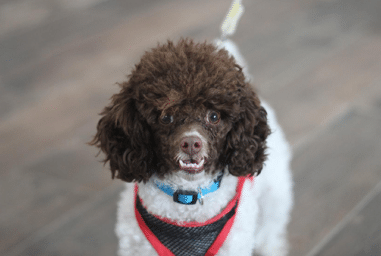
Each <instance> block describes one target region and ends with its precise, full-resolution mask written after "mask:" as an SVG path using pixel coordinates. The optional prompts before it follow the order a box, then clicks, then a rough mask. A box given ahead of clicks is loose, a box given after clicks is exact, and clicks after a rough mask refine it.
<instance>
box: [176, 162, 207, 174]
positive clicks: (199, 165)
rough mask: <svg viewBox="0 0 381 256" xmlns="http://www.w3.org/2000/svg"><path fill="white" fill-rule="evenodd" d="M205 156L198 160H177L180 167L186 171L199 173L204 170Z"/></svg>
mask: <svg viewBox="0 0 381 256" xmlns="http://www.w3.org/2000/svg"><path fill="white" fill-rule="evenodd" d="M204 162H205V158H202V159H200V160H194V159H188V160H181V159H180V160H179V166H180V169H181V170H183V171H186V172H188V173H192V174H193V173H199V172H202V171H203V170H204Z"/></svg>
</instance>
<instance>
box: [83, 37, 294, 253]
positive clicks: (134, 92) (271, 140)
mask: <svg viewBox="0 0 381 256" xmlns="http://www.w3.org/2000/svg"><path fill="white" fill-rule="evenodd" d="M215 43H216V45H219V46H222V47H224V48H225V49H226V50H225V49H220V48H218V47H217V46H214V45H212V44H208V43H206V42H204V43H201V44H196V43H194V42H193V41H192V40H190V39H181V40H180V41H179V42H178V44H176V45H175V44H173V43H172V42H171V41H168V42H167V44H164V45H158V46H157V47H156V48H154V49H152V50H151V51H149V52H146V53H145V54H144V55H143V57H142V58H141V60H140V63H139V64H137V65H136V66H135V68H134V69H133V70H132V73H131V74H130V75H129V76H128V80H127V81H125V82H123V83H120V84H119V85H120V87H121V90H120V92H119V93H117V94H115V95H113V96H112V98H111V104H110V105H109V106H107V107H106V108H105V109H104V110H103V112H102V113H101V115H102V118H101V119H100V121H99V123H98V126H97V133H96V135H95V136H94V139H93V140H92V141H91V142H90V143H89V144H90V145H95V146H97V147H99V148H100V150H101V151H103V152H104V153H105V155H106V158H105V159H104V161H103V162H104V164H106V163H107V162H109V164H110V169H111V172H112V178H114V177H117V178H119V179H121V180H123V181H126V182H127V183H126V189H125V191H123V192H122V194H121V200H120V202H119V204H118V214H117V224H116V229H115V231H116V234H117V236H118V238H119V250H118V253H119V255H121V256H127V255H129V256H132V255H142V256H144V255H147V256H148V255H149V256H152V255H157V253H156V251H155V249H154V248H153V247H152V245H151V244H150V242H149V241H148V240H147V239H146V236H145V235H144V233H143V232H142V230H141V229H140V227H139V226H138V223H137V221H136V219H135V216H134V203H135V202H134V196H133V187H132V186H133V184H130V182H133V181H136V182H137V183H138V188H139V191H138V195H139V197H140V198H141V199H142V201H143V205H144V207H145V208H146V210H147V211H148V212H150V213H151V214H154V215H156V216H160V217H163V218H168V219H171V220H173V221H175V222H178V223H181V222H188V221H196V222H204V221H207V220H210V219H211V218H213V217H214V216H216V215H218V214H219V213H220V212H221V211H222V210H223V209H225V208H226V205H227V204H228V202H229V201H230V200H231V199H232V198H233V197H234V196H235V194H236V186H237V183H238V177H239V176H253V175H255V174H259V173H261V170H262V168H263V172H262V173H261V175H259V176H258V177H255V182H254V183H253V182H250V181H249V179H246V180H247V181H245V183H244V187H243V190H242V195H241V198H240V200H239V206H238V207H237V212H236V218H235V220H234V224H233V225H232V227H231V230H230V232H229V234H228V236H227V238H226V240H225V242H224V243H223V245H222V247H221V248H220V249H219V250H218V254H217V255H220V256H221V255H225V256H228V255H235V254H237V255H247V256H249V255H251V254H252V252H253V251H254V252H256V253H260V254H261V255H265V256H270V255H271V256H272V255H278V256H285V255H286V254H287V251H288V244H287V239H286V227H287V223H288V221H289V213H290V210H291V207H292V201H293V199H292V179H291V171H290V160H291V151H290V149H289V145H288V143H287V141H286V139H285V138H284V135H283V133H282V129H281V127H280V126H279V125H278V123H277V121H276V117H275V114H274V112H273V111H272V109H271V108H270V107H269V106H268V105H267V104H266V103H265V102H263V101H262V103H261V102H260V100H259V98H258V96H257V94H256V93H255V92H254V91H253V89H252V87H251V85H250V84H249V83H248V81H247V79H245V76H244V74H243V71H242V70H243V69H242V68H243V67H244V68H247V66H245V65H244V60H243V58H242V56H241V55H240V54H239V51H238V48H237V47H236V46H235V45H234V43H233V42H231V41H230V40H225V41H218V40H217V41H216V42H215ZM229 54H231V55H232V56H231V55H229ZM233 56H234V57H233ZM236 61H237V62H238V64H240V65H238V64H237V63H236ZM246 76H247V74H246ZM262 105H263V106H265V108H264V107H263V106H262ZM265 109H266V110H267V112H266V110H265ZM269 127H272V128H273V129H274V132H273V133H271V134H270V128H269ZM188 139H190V140H194V141H196V142H197V144H198V146H199V147H198V148H197V149H196V148H195V149H192V150H194V151H190V152H191V153H187V152H188V151H186V150H184V148H182V147H183V145H184V144H183V143H184V141H185V142H188V141H187V140H188ZM192 143H193V142H192ZM193 145H196V144H193ZM267 147H268V148H267ZM198 150H199V151H198ZM265 151H266V152H267V151H268V152H269V153H265ZM267 154H268V155H267ZM200 159H204V160H205V163H204V165H203V168H202V170H201V171H200V172H197V173H187V171H184V170H182V169H181V166H179V161H180V160H184V161H185V160H187V161H191V160H195V161H196V162H198V161H200ZM266 159H268V160H267V162H266V165H264V161H265V160H266ZM219 172H223V173H224V176H223V179H222V181H221V184H220V188H219V189H218V190H217V191H215V192H213V193H209V194H207V195H205V197H204V198H203V204H202V205H201V204H200V203H197V204H194V205H183V204H179V203H176V202H174V201H173V198H172V197H170V196H168V195H167V194H165V193H164V192H163V191H161V190H160V189H158V188H157V186H156V185H155V181H160V182H163V183H167V184H169V185H171V186H172V188H173V189H174V190H177V189H184V190H192V191H196V190H197V189H198V188H204V187H206V186H208V185H210V183H211V181H213V180H214V179H215V178H216V176H217V175H218V174H219Z"/></svg>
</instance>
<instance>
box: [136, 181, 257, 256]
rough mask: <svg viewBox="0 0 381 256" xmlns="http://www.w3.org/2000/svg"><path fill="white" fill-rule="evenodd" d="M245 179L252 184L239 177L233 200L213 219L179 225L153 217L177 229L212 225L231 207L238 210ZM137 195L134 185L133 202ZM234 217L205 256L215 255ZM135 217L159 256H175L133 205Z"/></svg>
mask: <svg viewBox="0 0 381 256" xmlns="http://www.w3.org/2000/svg"><path fill="white" fill-rule="evenodd" d="M247 179H249V180H250V181H252V182H253V177H250V178H245V177H240V178H238V184H237V188H236V195H235V196H234V198H233V199H232V200H231V201H230V202H229V203H228V205H227V206H226V207H225V209H224V210H223V211H222V212H221V213H219V214H218V215H216V216H215V217H213V218H211V219H209V220H207V221H205V222H195V221H194V222H182V223H181V224H179V223H177V222H175V221H173V220H170V219H167V218H162V217H160V216H156V215H154V216H155V217H156V218H158V219H160V220H161V221H163V222H166V223H168V224H171V225H176V226H179V227H201V226H205V225H208V224H211V223H214V222H216V221H218V220H220V219H221V218H222V217H224V216H225V215H226V214H227V213H229V212H230V211H231V210H232V209H233V207H235V206H236V209H238V205H239V201H240V200H239V199H240V198H241V193H242V188H243V185H244V183H245V181H246V180H247ZM137 194H138V186H137V184H135V196H134V198H135V202H136V198H137ZM139 199H140V203H141V204H142V205H144V204H143V201H142V199H141V198H139ZM235 216H236V214H234V215H233V216H232V217H231V218H230V219H229V220H228V221H227V222H226V224H225V226H224V227H223V228H222V230H221V232H220V233H219V234H218V236H217V238H216V239H215V240H214V242H213V243H212V245H211V246H210V247H209V249H208V251H207V252H206V254H205V256H213V255H216V254H217V252H218V250H219V249H220V248H221V246H222V244H223V243H224V241H225V240H226V238H227V236H228V234H229V232H230V229H231V227H232V225H233V223H234V219H235ZM135 217H136V220H137V222H138V224H139V227H140V229H141V230H142V232H143V233H144V235H145V236H146V238H147V240H148V241H149V242H150V243H151V245H152V246H153V248H154V249H155V250H156V252H157V253H158V255H159V256H175V254H173V252H171V251H170V250H169V249H168V248H167V247H166V246H165V245H163V244H162V243H161V242H160V240H159V239H158V238H157V237H156V236H155V234H154V233H153V232H152V231H151V230H150V228H149V227H148V226H147V225H146V223H145V221H144V220H143V218H142V216H141V214H140V213H139V211H138V210H137V208H136V203H135Z"/></svg>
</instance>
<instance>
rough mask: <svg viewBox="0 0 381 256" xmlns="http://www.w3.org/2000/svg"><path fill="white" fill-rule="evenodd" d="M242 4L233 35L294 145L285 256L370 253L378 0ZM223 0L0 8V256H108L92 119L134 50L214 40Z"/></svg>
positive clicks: (105, 174) (378, 139) (10, 4)
mask: <svg viewBox="0 0 381 256" xmlns="http://www.w3.org/2000/svg"><path fill="white" fill-rule="evenodd" d="M243 3H244V5H245V14H244V16H243V18H242V20H241V22H240V23H239V26H238V29H237V32H236V34H235V35H234V37H233V39H234V41H235V42H236V43H237V44H238V45H239V47H240V49H241V51H242V53H243V54H244V56H245V57H246V60H247V62H248V63H249V67H250V72H251V73H252V74H253V76H254V81H253V82H254V83H255V85H256V87H257V88H258V91H259V92H260V94H261V96H262V97H263V98H264V99H266V100H267V101H268V102H269V103H270V104H271V105H272V106H273V107H274V108H275V109H276V111H277V114H278V117H279V121H280V123H281V124H282V126H283V127H284V129H285V132H286V134H287V138H288V139H289V141H290V143H291V144H292V148H293V151H294V158H293V162H292V167H293V173H294V182H295V186H294V190H295V207H294V210H293V213H292V222H291V224H290V226H289V239H290V241H291V245H292V250H291V253H290V255H292V256H295V255H296V256H298V255H307V256H312V255H332V256H341V255H344V256H351V255H353V256H360V255H369V256H379V255H381V15H380V13H381V1H379V0H368V1H357V0H306V1H301V0H289V1H278V0H251V1H248V0H243ZM229 5H230V0H219V1H217V0H210V1H169V0H156V1H153V0H129V1H116V0H109V1H106V0H70V1H68V0H54V1H46V0H34V1H28V0H18V1H11V0H7V1H1V3H0V162H1V165H0V255H6V256H16V255H50V256H51V255H81V256H82V255H92V256H95V255H115V253H116V250H117V240H116V237H115V235H114V231H113V229H114V223H115V213H116V202H117V200H118V194H119V192H120V191H121V189H122V187H123V183H122V182H121V181H119V180H114V181H111V179H110V173H109V171H107V168H106V167H103V166H102V165H101V164H100V163H99V162H97V160H96V158H95V155H96V153H97V150H96V149H95V148H90V147H88V146H86V145H85V142H87V141H89V140H90V139H91V136H92V135H93V134H94V133H95V126H96V123H97V120H98V118H99V117H98V115H97V113H99V112H100V111H101V109H102V108H103V106H105V105H106V104H107V103H108V100H109V98H110V97H111V95H112V94H113V93H115V92H117V91H118V87H117V86H115V83H116V82H121V81H123V79H124V78H125V76H126V75H127V74H128V73H129V71H130V70H131V68H132V67H133V65H134V63H136V62H137V61H138V60H139V58H140V56H141V55H142V54H143V53H144V51H145V50H147V49H149V48H150V47H154V46H155V45H156V43H157V42H158V41H160V42H164V41H165V40H166V39H168V38H169V39H175V40H177V39H178V38H179V37H180V36H190V37H193V38H195V39H196V40H200V41H203V40H205V39H207V40H212V39H214V38H215V37H217V36H218V35H219V26H220V23H221V21H222V19H223V17H224V15H225V14H226V12H227V10H228V7H229ZM101 159H102V157H99V158H98V161H99V160H101Z"/></svg>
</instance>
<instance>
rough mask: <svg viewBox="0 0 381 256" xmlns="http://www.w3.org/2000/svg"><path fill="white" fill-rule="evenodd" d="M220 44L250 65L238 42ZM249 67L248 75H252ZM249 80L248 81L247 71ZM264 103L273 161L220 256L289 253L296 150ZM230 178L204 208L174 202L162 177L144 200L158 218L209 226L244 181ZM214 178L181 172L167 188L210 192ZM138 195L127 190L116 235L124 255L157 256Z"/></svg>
mask: <svg viewBox="0 0 381 256" xmlns="http://www.w3.org/2000/svg"><path fill="white" fill-rule="evenodd" d="M215 43H216V45H217V46H218V47H224V48H225V49H227V50H228V51H229V52H230V54H232V55H233V56H234V57H235V59H236V60H237V62H238V63H239V64H241V65H244V64H245V63H244V59H243V57H242V56H241V55H240V53H239V51H238V48H237V47H236V46H235V44H234V43H233V42H232V41H230V40H225V41H220V40H216V41H215ZM245 67H246V68H244V71H245V70H246V69H247V66H245ZM246 75H247V77H248V74H247V71H246ZM261 102H262V104H263V106H264V108H265V109H266V111H267V113H268V122H269V126H270V128H271V130H272V133H271V134H270V135H269V137H268V138H267V146H268V149H267V153H268V155H269V156H268V160H267V161H266V162H265V166H264V168H263V170H262V172H261V174H260V175H259V176H258V177H255V179H254V184H252V183H251V182H248V181H247V182H245V185H244V187H243V190H242V196H241V199H240V204H239V207H238V209H237V213H236V214H237V215H236V219H235V222H234V224H233V226H232V228H231V230H230V233H229V235H228V237H227V239H226V241H225V242H224V244H223V245H222V247H221V248H220V250H219V251H218V254H217V255H240V256H245V255H252V253H253V252H256V253H259V254H261V255H264V256H270V255H271V256H274V255H276V256H283V255H286V254H287V252H288V243H287V237H286V233H287V232H286V229H287V224H288V222H289V218H290V211H291V208H292V204H293V196H292V178H291V170H290V161H291V149H290V146H289V144H288V142H287V141H286V139H285V136H284V134H283V131H282V129H281V127H280V126H279V124H278V123H277V120H276V116H275V113H274V111H273V110H272V109H271V108H270V106H269V105H268V104H267V103H265V102H264V101H263V100H262V101H261ZM198 136H200V135H198ZM200 137H202V136H200ZM224 172H225V175H224V177H223V179H222V182H221V186H220V188H219V189H218V190H217V191H215V192H213V193H210V194H208V195H207V196H206V197H205V198H204V204H203V205H200V204H199V203H197V204H196V205H182V204H179V203H175V202H173V199H172V198H171V197H170V196H168V195H167V194H165V193H164V192H162V191H161V190H159V189H158V188H157V187H156V186H155V185H154V184H153V179H157V177H152V178H151V179H150V180H149V181H148V182H147V183H146V184H144V183H139V184H138V186H139V196H140V197H141V198H142V200H143V202H144V204H145V206H146V208H147V210H148V211H150V212H151V213H153V214H156V215H159V216H162V217H166V218H170V219H173V220H178V221H198V222H203V221H205V220H207V219H210V218H212V217H213V216H215V215H217V214H218V213H219V212H220V211H221V210H222V209H223V208H224V207H225V206H226V205H227V203H228V202H229V201H230V200H231V199H232V198H233V197H234V195H235V189H236V185H237V181H238V178H237V177H234V176H232V175H229V174H228V170H224ZM214 178H215V177H214V176H212V175H208V174H205V172H201V173H199V174H194V175H188V174H185V173H184V172H176V173H173V174H170V175H167V176H166V177H165V179H164V181H162V182H166V183H169V184H172V185H174V186H176V185H177V186H181V187H182V188H183V189H191V190H195V188H197V187H199V186H201V187H205V186H207V185H208V184H210V182H211V181H212V180H213V179H214ZM133 190H134V189H133V184H126V189H125V190H124V191H123V192H122V194H121V200H120V202H119V205H118V216H117V224H116V229H115V230H116V234H117V236H118V237H119V255H120V256H127V255H133V256H136V255H139V256H144V255H147V256H148V255H149V256H152V255H157V253H156V251H155V250H154V249H153V247H152V246H151V244H150V243H149V242H148V240H147V239H146V237H145V236H144V234H143V233H142V231H141V230H140V228H139V226H138V224H137V222H136V219H135V215H134V196H133Z"/></svg>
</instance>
